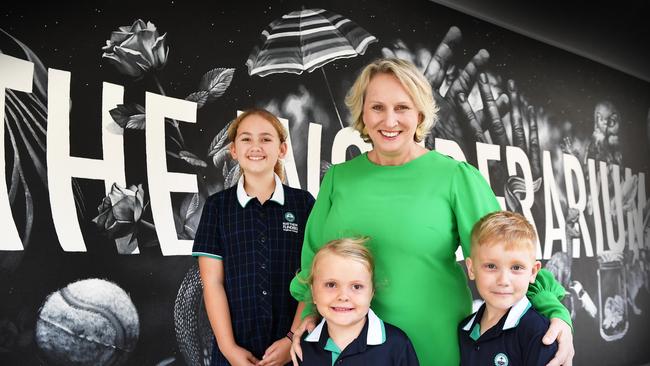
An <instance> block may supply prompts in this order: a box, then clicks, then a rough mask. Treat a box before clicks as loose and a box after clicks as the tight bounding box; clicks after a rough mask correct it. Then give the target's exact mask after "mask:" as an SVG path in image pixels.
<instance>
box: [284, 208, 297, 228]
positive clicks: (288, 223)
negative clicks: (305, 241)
mask: <svg viewBox="0 0 650 366" xmlns="http://www.w3.org/2000/svg"><path fill="white" fill-rule="evenodd" d="M294 221H296V215H294V214H293V213H292V212H285V213H284V222H283V223H282V230H283V231H289V232H292V233H298V224H296V223H295V222H294Z"/></svg>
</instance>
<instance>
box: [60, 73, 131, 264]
mask: <svg viewBox="0 0 650 366" xmlns="http://www.w3.org/2000/svg"><path fill="white" fill-rule="evenodd" d="M103 86H104V88H103V95H102V151H103V155H104V158H103V159H88V158H79V157H73V156H70V73H69V72H67V71H61V70H56V69H50V70H49V73H48V86H47V90H48V91H47V94H48V100H47V109H48V114H47V180H48V185H49V190H50V192H49V193H50V205H51V207H52V220H53V221H54V227H55V229H56V233H57V236H58V238H59V242H60V243H61V248H63V250H65V251H66V252H85V251H86V245H85V244H84V241H83V237H82V235H81V229H80V228H79V221H78V219H77V211H76V208H75V201H74V195H73V192H72V178H73V177H77V178H88V179H101V180H103V181H104V184H105V187H106V192H107V193H108V192H110V189H111V186H112V185H113V183H117V184H120V185H122V186H124V185H126V178H125V173H124V140H123V136H122V134H121V132H120V133H118V132H115V131H116V129H115V128H114V127H115V126H114V124H115V122H113V118H112V117H111V115H110V113H109V111H110V110H111V109H113V108H115V106H116V105H117V104H120V103H122V98H123V93H124V90H123V88H122V87H121V86H119V85H115V84H111V83H104V84H103ZM98 203H99V202H98ZM134 253H138V249H137V248H136V250H135V251H134Z"/></svg>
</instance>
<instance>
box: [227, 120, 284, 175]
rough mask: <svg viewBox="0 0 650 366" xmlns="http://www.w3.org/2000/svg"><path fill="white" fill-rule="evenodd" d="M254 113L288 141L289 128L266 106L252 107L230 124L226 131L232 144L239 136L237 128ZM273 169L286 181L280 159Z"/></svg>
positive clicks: (281, 140)
mask: <svg viewBox="0 0 650 366" xmlns="http://www.w3.org/2000/svg"><path fill="white" fill-rule="evenodd" d="M253 115H256V116H260V117H262V118H264V119H265V120H267V121H268V122H269V123H270V124H271V126H273V128H274V129H275V131H276V132H277V133H278V137H279V139H280V143H283V142H285V141H287V136H288V133H287V130H286V129H285V128H284V126H283V125H282V123H281V122H280V120H279V119H278V117H276V116H275V115H274V114H273V113H271V112H269V111H267V110H266V109H264V108H250V109H247V110H245V111H244V112H242V113H241V114H240V115H239V116H237V118H235V119H234V120H232V122H230V126H228V131H227V132H226V133H227V135H228V141H230V143H231V144H232V143H234V142H235V138H236V137H237V129H238V128H239V125H240V124H241V122H242V121H243V120H244V119H246V117H248V116H253ZM273 171H274V172H275V174H277V175H278V177H280V180H281V181H283V182H284V180H285V179H284V167H283V166H282V162H281V161H280V159H278V161H277V162H276V163H275V166H274V167H273Z"/></svg>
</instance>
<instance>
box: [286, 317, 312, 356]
mask: <svg viewBox="0 0 650 366" xmlns="http://www.w3.org/2000/svg"><path fill="white" fill-rule="evenodd" d="M316 320H317V317H316V315H308V316H306V317H305V319H303V320H302V322H301V323H300V326H299V327H298V329H296V331H295V332H294V333H293V342H291V361H293V366H298V359H300V360H302V348H300V339H301V338H302V335H303V334H304V333H305V330H306V331H307V333H310V332H311V331H313V330H314V328H316Z"/></svg>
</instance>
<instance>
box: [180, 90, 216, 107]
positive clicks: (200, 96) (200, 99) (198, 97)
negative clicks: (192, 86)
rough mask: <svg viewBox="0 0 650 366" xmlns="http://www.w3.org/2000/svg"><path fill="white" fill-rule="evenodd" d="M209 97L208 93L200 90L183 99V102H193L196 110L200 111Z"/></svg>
mask: <svg viewBox="0 0 650 366" xmlns="http://www.w3.org/2000/svg"><path fill="white" fill-rule="evenodd" d="M209 95H210V92H208V91H206V90H200V91H197V92H194V93H192V94H190V95H188V96H187V97H185V100H189V101H190V102H195V103H196V104H197V108H199V109H201V108H203V106H204V105H205V103H207V101H208V96H209Z"/></svg>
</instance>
